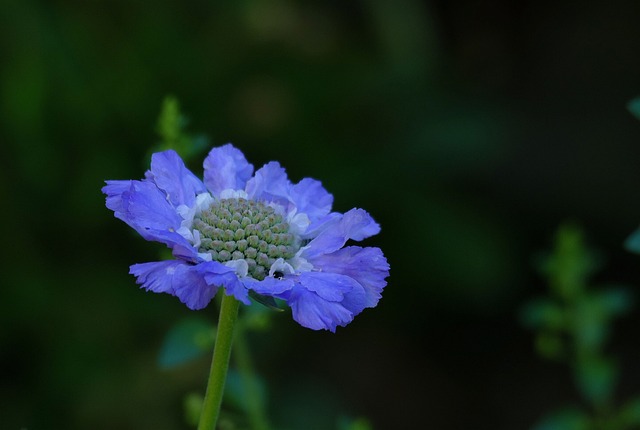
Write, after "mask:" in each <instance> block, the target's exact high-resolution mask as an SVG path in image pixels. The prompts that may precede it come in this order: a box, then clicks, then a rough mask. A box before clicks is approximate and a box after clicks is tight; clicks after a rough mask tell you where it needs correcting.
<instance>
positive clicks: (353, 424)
mask: <svg viewBox="0 0 640 430" xmlns="http://www.w3.org/2000/svg"><path fill="white" fill-rule="evenodd" d="M338 430H373V427H372V426H371V423H370V422H369V420H367V419H366V418H363V417H359V418H355V419H354V418H346V417H341V418H340V419H339V420H338Z"/></svg>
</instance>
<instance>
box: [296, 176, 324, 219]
mask: <svg viewBox="0 0 640 430" xmlns="http://www.w3.org/2000/svg"><path fill="white" fill-rule="evenodd" d="M290 195H291V201H292V202H293V203H294V204H295V206H296V208H297V209H298V212H303V213H305V214H307V216H308V217H309V220H310V221H311V224H312V226H313V224H314V223H315V222H318V221H319V220H321V219H322V218H323V217H325V216H326V215H327V214H328V213H329V212H330V211H331V205H333V196H332V195H331V194H329V193H328V192H327V190H325V189H324V187H323V186H322V183H321V182H320V181H316V180H315V179H311V178H304V179H303V180H301V181H300V182H298V183H297V184H295V185H293V186H292V187H291V191H290Z"/></svg>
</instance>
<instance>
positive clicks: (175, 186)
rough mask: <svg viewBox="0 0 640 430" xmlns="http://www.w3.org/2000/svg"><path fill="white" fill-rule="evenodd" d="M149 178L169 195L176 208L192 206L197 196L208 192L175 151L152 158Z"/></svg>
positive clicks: (157, 154)
mask: <svg viewBox="0 0 640 430" xmlns="http://www.w3.org/2000/svg"><path fill="white" fill-rule="evenodd" d="M147 177H148V178H150V179H152V180H153V181H154V182H155V184H156V185H157V186H158V188H160V189H161V190H162V191H164V192H165V193H166V194H167V198H168V199H169V201H170V202H171V203H172V204H173V206H174V207H178V206H180V205H187V206H192V205H193V203H194V201H195V198H196V195H198V194H201V193H204V192H206V188H205V186H204V184H203V183H202V181H201V180H200V179H198V178H197V177H196V176H195V175H194V174H193V173H191V171H190V170H189V169H187V167H186V166H185V165H184V162H183V161H182V159H181V158H180V156H179V155H178V154H177V153H176V152H175V151H173V150H168V151H163V152H157V153H155V154H153V155H152V156H151V174H150V175H147Z"/></svg>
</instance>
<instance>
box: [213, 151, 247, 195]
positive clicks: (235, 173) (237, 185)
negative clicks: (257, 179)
mask: <svg viewBox="0 0 640 430" xmlns="http://www.w3.org/2000/svg"><path fill="white" fill-rule="evenodd" d="M252 174H253V165H251V164H249V163H248V162H247V160H246V158H244V155H243V154H242V152H240V150H239V149H237V148H235V147H234V146H233V145H231V144H230V143H228V144H226V145H224V146H220V147H218V148H213V149H212V150H211V152H209V155H208V156H207V158H205V160H204V183H205V185H206V186H207V188H208V189H209V191H211V192H212V193H213V195H214V196H218V195H219V194H220V192H221V191H223V190H226V189H232V190H244V188H245V186H246V183H247V180H248V179H249V178H250V177H251V175H252Z"/></svg>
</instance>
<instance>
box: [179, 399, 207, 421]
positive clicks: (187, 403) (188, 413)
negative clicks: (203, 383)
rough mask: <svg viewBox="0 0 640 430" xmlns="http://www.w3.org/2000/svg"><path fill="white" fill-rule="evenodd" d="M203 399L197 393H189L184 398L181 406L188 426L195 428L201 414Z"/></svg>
mask: <svg viewBox="0 0 640 430" xmlns="http://www.w3.org/2000/svg"><path fill="white" fill-rule="evenodd" d="M203 403H204V397H203V396H202V395H201V394H199V393H189V394H187V395H186V396H185V397H184V400H183V402H182V406H183V408H184V419H185V421H186V422H187V424H188V425H190V426H193V427H195V426H197V425H198V422H199V421H200V414H201V413H202V404H203Z"/></svg>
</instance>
